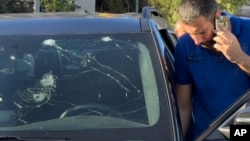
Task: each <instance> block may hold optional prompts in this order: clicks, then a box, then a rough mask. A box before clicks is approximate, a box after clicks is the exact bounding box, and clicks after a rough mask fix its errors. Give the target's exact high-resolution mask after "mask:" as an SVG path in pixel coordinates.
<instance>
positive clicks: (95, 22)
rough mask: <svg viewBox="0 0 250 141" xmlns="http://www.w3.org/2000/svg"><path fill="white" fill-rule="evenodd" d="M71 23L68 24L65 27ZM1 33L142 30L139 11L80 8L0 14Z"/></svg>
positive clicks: (124, 31)
mask: <svg viewBox="0 0 250 141" xmlns="http://www.w3.org/2000/svg"><path fill="white" fill-rule="evenodd" d="M66 27H70V28H66ZM0 29H1V32H0V35H9V34H40V35H41V34H67V33H74V34H82V33H85V34H91V33H137V32H142V28H141V25H140V15H139V14H136V13H128V14H108V13H95V14H88V13H83V12H57V13H22V14H0Z"/></svg>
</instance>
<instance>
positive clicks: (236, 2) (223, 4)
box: [216, 0, 249, 14]
mask: <svg viewBox="0 0 250 141" xmlns="http://www.w3.org/2000/svg"><path fill="white" fill-rule="evenodd" d="M216 1H217V3H218V4H219V6H220V9H221V10H225V11H228V12H230V13H233V14H235V12H236V11H237V10H238V9H239V7H241V6H243V5H246V4H247V3H248V2H249V0H216Z"/></svg>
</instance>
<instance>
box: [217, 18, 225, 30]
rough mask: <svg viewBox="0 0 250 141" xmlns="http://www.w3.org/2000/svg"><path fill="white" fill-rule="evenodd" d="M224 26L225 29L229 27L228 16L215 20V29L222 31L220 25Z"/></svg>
mask: <svg viewBox="0 0 250 141" xmlns="http://www.w3.org/2000/svg"><path fill="white" fill-rule="evenodd" d="M219 24H220V25H222V26H223V27H225V28H227V27H228V19H227V16H219V17H216V18H215V29H216V30H220V29H219V27H218V25H219Z"/></svg>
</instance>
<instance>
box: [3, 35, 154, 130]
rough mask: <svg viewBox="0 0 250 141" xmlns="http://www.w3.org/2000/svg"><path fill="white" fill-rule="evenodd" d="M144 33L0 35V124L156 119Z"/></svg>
mask: <svg viewBox="0 0 250 141" xmlns="http://www.w3.org/2000/svg"><path fill="white" fill-rule="evenodd" d="M150 36H151V35H150V34H146V33H143V34H141V33H140V34H139V33H138V34H134V33H133V34H90V35H89V34H88V35H39V36H38V35H32V36H31V35H15V36H13V35H12V36H11V35H8V36H1V37H0V115H1V116H0V130H3V131H6V130H22V129H34V130H35V129H40V128H43V129H58V130H59V129H65V128H66V127H67V129H71V128H72V129H75V128H79V129H82V128H85V129H86V128H114V127H145V126H152V125H154V124H155V123H156V122H157V120H158V119H159V98H158V88H157V83H156V82H157V81H156V76H155V70H154V67H153V65H154V61H152V56H151V53H152V52H154V53H156V51H155V48H154V43H153V41H152V37H150Z"/></svg>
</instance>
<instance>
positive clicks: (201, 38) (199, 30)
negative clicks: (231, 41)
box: [184, 16, 214, 48]
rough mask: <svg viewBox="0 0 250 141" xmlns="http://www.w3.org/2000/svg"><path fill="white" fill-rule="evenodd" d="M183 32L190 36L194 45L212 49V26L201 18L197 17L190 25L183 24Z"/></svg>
mask: <svg viewBox="0 0 250 141" xmlns="http://www.w3.org/2000/svg"><path fill="white" fill-rule="evenodd" d="M184 29H185V31H186V32H187V33H188V34H190V36H191V38H192V39H193V40H194V42H195V44H196V45H201V46H203V47H207V48H212V47H213V45H214V41H213V37H214V33H213V30H214V24H213V23H212V22H210V21H208V20H206V19H205V18H204V17H203V16H200V17H198V18H197V19H196V20H195V21H194V22H192V23H190V24H184Z"/></svg>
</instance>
